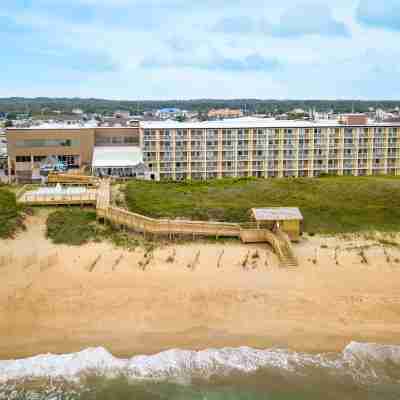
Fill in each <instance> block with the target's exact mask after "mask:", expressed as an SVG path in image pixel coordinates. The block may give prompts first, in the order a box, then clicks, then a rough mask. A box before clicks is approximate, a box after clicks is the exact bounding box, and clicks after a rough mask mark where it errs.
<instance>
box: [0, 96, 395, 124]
mask: <svg viewBox="0 0 400 400" xmlns="http://www.w3.org/2000/svg"><path fill="white" fill-rule="evenodd" d="M398 105H399V101H363V100H260V99H198V100H148V101H121V100H106V99H81V98H47V97H42V98H24V97H12V98H1V99H0V112H12V113H23V114H28V116H29V115H32V116H33V117H35V116H40V117H42V118H45V117H46V116H47V117H50V116H51V111H52V110H59V111H61V112H62V113H65V114H69V113H71V110H72V109H73V108H80V109H82V110H83V111H85V112H89V113H90V112H94V113H101V114H107V113H112V112H114V111H116V110H127V111H130V112H131V113H133V114H140V113H143V112H144V111H150V110H154V109H160V108H164V107H177V108H180V109H184V110H190V111H197V112H206V111H208V110H209V109H211V108H226V107H229V108H241V109H246V110H247V111H248V112H257V113H270V112H271V113H286V112H289V111H291V110H293V109H295V108H301V109H303V110H305V111H306V112H307V111H308V110H309V109H312V108H315V109H316V110H317V111H329V110H334V111H335V112H338V113H343V112H352V111H353V110H354V111H355V112H368V110H369V108H370V107H374V108H383V109H394V108H395V107H397V106H398ZM27 110H29V111H28V113H27ZM13 116H15V114H14V115H11V117H13ZM11 117H10V119H11Z"/></svg>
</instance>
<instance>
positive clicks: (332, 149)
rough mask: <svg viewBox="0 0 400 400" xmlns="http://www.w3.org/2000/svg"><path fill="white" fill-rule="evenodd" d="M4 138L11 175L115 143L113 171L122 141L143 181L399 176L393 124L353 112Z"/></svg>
mask: <svg viewBox="0 0 400 400" xmlns="http://www.w3.org/2000/svg"><path fill="white" fill-rule="evenodd" d="M7 139H8V154H9V163H10V167H11V169H12V171H15V176H16V178H17V179H29V178H32V177H34V176H37V174H38V171H40V166H41V162H43V160H45V159H46V157H48V156H56V157H57V158H58V159H59V160H61V161H62V162H64V163H65V164H66V165H67V167H68V168H79V167H81V166H84V165H85V166H88V167H89V168H90V167H93V162H94V157H93V154H94V152H95V149H96V148H99V147H107V148H110V149H112V148H115V149H114V150H112V153H113V154H114V157H113V159H114V161H115V163H114V164H113V165H112V166H105V167H110V168H111V167H112V168H113V172H115V171H118V168H119V167H121V168H124V167H128V166H127V165H122V164H121V165H119V164H118V159H119V157H118V156H117V153H118V148H121V147H130V146H131V147H136V148H137V150H138V151H139V152H140V154H141V156H142V158H141V159H140V158H137V160H143V163H144V165H145V166H146V168H147V171H148V172H149V174H148V176H149V177H151V179H171V180H185V179H214V178H223V177H259V178H270V177H271V178H272V177H313V176H319V175H323V174H330V175H356V176H360V175H378V174H391V175H399V174H400V123H368V121H367V119H366V118H363V117H361V116H357V117H356V119H354V118H353V117H351V118H350V117H349V118H347V119H343V120H342V121H341V123H340V122H337V121H332V120H325V121H320V122H314V121H277V120H272V119H255V118H244V119H236V120H230V121H214V122H212V121H208V122H191V123H179V122H174V121H165V122H163V121H156V122H141V123H140V126H139V122H137V125H136V126H135V127H120V128H104V127H90V128H88V127H81V128H76V127H73V126H69V127H52V128H43V127H35V128H27V129H15V128H14V129H13V128H12V129H7ZM110 151H111V150H110ZM128 153H129V152H128ZM130 154H135V157H136V156H137V155H138V153H137V152H134V151H132V152H131V153H130ZM122 158H124V157H121V158H120V159H122ZM129 167H132V165H129ZM104 171H105V170H103V171H102V173H104ZM125 171H126V170H125ZM124 173H125V172H124Z"/></svg>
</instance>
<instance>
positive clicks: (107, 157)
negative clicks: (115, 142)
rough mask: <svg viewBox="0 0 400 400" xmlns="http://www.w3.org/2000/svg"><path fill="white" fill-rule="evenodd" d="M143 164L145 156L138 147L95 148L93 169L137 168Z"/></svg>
mask: <svg viewBox="0 0 400 400" xmlns="http://www.w3.org/2000/svg"><path fill="white" fill-rule="evenodd" d="M142 162H143V154H142V151H141V150H140V147H137V146H115V147H113V146H104V147H95V148H94V153H93V162H92V167H93V168H123V167H136V166H137V165H139V164H141V163H142Z"/></svg>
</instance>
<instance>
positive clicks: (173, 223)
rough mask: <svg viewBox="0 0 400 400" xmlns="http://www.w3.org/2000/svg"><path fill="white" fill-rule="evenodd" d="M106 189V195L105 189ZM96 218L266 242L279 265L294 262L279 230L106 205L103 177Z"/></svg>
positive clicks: (155, 231) (145, 229)
mask: <svg viewBox="0 0 400 400" xmlns="http://www.w3.org/2000/svg"><path fill="white" fill-rule="evenodd" d="M107 191H108V196H107V195H106V192H107ZM98 193H99V198H98V201H97V218H98V219H104V220H107V221H110V222H111V223H113V224H116V225H121V226H126V227H127V228H129V229H132V230H134V231H136V232H140V233H143V234H144V235H146V234H152V235H168V236H169V237H173V236H174V235H185V236H192V237H193V238H195V237H196V236H214V237H216V238H218V237H237V238H240V239H241V240H242V242H243V243H269V244H270V245H271V247H272V248H273V250H274V252H275V253H276V255H277V256H278V258H279V260H280V263H281V266H283V267H286V268H293V267H296V266H297V265H298V262H297V259H296V257H295V255H294V253H293V250H292V246H291V243H290V240H289V237H288V236H287V235H286V234H285V233H284V232H281V231H278V232H276V233H274V232H272V231H271V230H269V229H259V228H257V226H256V224H238V223H224V222H208V221H187V220H177V219H174V220H170V219H155V218H150V217H146V216H144V215H141V214H136V213H133V212H130V211H127V210H124V209H122V208H118V207H113V206H111V205H110V195H109V193H110V187H109V182H108V183H107V181H105V180H103V181H102V182H101V184H100V187H99V192H98Z"/></svg>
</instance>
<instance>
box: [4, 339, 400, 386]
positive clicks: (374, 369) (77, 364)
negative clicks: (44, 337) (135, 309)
mask: <svg viewBox="0 0 400 400" xmlns="http://www.w3.org/2000/svg"><path fill="white" fill-rule="evenodd" d="M260 369H268V370H274V371H279V372H280V373H282V372H287V373H290V374H296V375H299V376H301V375H306V374H307V373H309V371H310V369H312V370H315V369H318V370H323V371H324V372H326V373H328V374H335V376H343V377H347V376H351V378H352V379H353V380H355V381H357V382H359V383H363V382H368V383H369V384H371V382H374V381H376V382H379V383H381V382H388V383H391V384H393V383H394V384H398V383H400V346H387V345H378V344H367V343H357V342H351V343H350V344H349V345H347V346H346V348H345V349H344V350H343V352H341V353H339V354H318V355H312V354H305V353H296V352H290V351H287V350H281V349H269V350H257V349H253V348H249V347H239V348H223V349H207V350H203V351H187V350H177V349H176V350H168V351H165V352H162V353H159V354H156V355H152V356H135V357H132V358H129V359H121V358H116V357H114V356H113V355H112V354H110V353H109V352H108V351H107V350H106V349H104V348H102V347H98V348H89V349H86V350H83V351H81V352H78V353H72V354H64V355H54V354H45V355H39V356H35V357H30V358H26V359H21V360H8V361H0V381H1V382H6V381H11V380H19V379H26V378H62V379H65V380H71V381H74V380H79V378H80V376H82V374H85V373H92V372H96V373H99V374H104V376H110V377H112V376H115V375H124V376H126V377H127V378H133V379H154V380H164V379H166V380H167V379H176V380H185V379H188V380H190V379H194V378H200V379H203V378H204V379H208V378H211V377H213V376H223V375H229V374H235V373H240V374H243V373H245V374H246V373H249V374H250V373H254V372H256V371H258V370H260Z"/></svg>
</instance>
